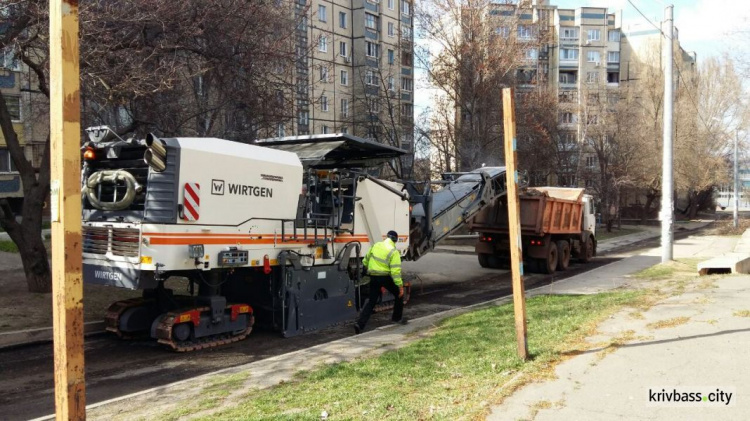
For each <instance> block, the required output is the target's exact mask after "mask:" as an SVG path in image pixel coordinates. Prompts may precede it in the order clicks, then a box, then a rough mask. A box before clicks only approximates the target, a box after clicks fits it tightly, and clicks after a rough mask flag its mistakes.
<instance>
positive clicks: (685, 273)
mask: <svg viewBox="0 0 750 421" xmlns="http://www.w3.org/2000/svg"><path fill="white" fill-rule="evenodd" d="M701 261H702V259H692V258H685V259H676V260H674V261H672V262H668V263H659V264H658V265H654V266H651V267H650V268H646V269H643V270H642V271H640V272H637V273H635V274H634V275H633V276H635V277H636V278H638V279H649V280H654V281H656V280H660V279H667V278H680V279H681V278H684V277H695V276H697V275H698V273H697V272H698V263H699V262H701ZM678 280H679V279H678Z"/></svg>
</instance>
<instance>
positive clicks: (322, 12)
mask: <svg viewBox="0 0 750 421" xmlns="http://www.w3.org/2000/svg"><path fill="white" fill-rule="evenodd" d="M318 20H319V21H321V22H328V19H327V18H326V7H325V6H323V5H322V4H321V5H320V6H318Z"/></svg>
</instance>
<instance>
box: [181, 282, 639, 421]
mask: <svg viewBox="0 0 750 421" xmlns="http://www.w3.org/2000/svg"><path fill="white" fill-rule="evenodd" d="M642 295H643V293H641V292H635V291H622V292H614V293H606V294H597V295H586V296H539V297H534V298H531V299H529V300H528V303H527V316H528V320H529V324H528V346H529V351H530V353H531V355H532V359H531V361H529V362H527V363H523V362H521V361H520V360H519V359H518V357H517V356H516V339H515V327H514V317H513V306H512V305H511V304H506V305H502V306H496V307H491V308H488V309H483V310H478V311H474V312H471V313H467V314H464V315H461V316H457V317H454V318H451V319H447V320H445V321H443V322H442V323H440V325H439V326H438V327H437V328H436V329H435V331H434V332H433V335H432V336H429V337H427V338H425V339H419V340H416V341H415V342H412V343H411V344H409V345H407V346H405V347H403V348H401V349H398V350H395V351H389V352H386V353H384V354H382V355H380V356H378V357H373V358H366V359H362V360H358V361H354V362H348V363H340V364H334V365H328V366H324V367H322V368H319V369H316V370H313V371H310V372H304V373H301V374H299V375H297V376H296V378H295V379H293V380H292V381H290V382H287V383H283V384H281V385H278V386H275V387H273V388H269V389H263V390H252V383H249V384H246V385H245V386H244V387H245V388H248V390H247V392H246V394H245V395H243V396H241V397H239V398H237V399H236V400H232V401H231V402H227V403H226V406H225V407H223V408H220V410H219V411H218V412H214V413H205V416H204V418H203V419H232V420H234V419H243V420H244V419H319V418H320V414H321V412H322V411H326V412H327V413H328V414H329V419H361V418H365V419H383V418H386V417H387V418H389V419H403V420H412V419H425V418H439V419H454V418H462V419H472V418H477V417H481V416H482V415H484V414H486V412H487V411H488V409H489V405H490V404H492V403H496V402H498V401H499V400H500V399H501V398H502V397H503V396H504V395H507V394H508V393H510V392H511V391H512V390H513V387H509V388H507V389H503V385H504V384H505V383H507V382H508V381H509V380H510V379H512V378H513V377H514V376H516V375H518V374H519V373H520V374H521V375H522V377H521V379H523V381H525V382H528V381H532V380H534V379H538V378H546V377H549V376H550V375H551V373H552V370H553V367H554V363H555V362H557V361H560V360H561V359H562V358H564V356H565V355H571V354H570V353H571V351H573V352H575V351H580V350H581V348H584V349H585V348H586V347H587V346H588V345H585V342H584V341H583V339H584V338H585V337H586V336H588V335H589V334H591V333H592V332H593V331H594V329H595V326H596V324H597V323H598V322H599V321H601V320H602V319H603V318H605V317H608V316H609V315H611V314H613V313H614V312H615V311H617V310H618V309H620V308H621V307H622V306H624V305H633V304H634V303H637V302H638V300H639V298H640V297H641V296H642ZM227 381H228V383H227V385H226V387H225V389H228V390H236V387H237V386H236V381H235V379H228V380H227ZM519 381H521V380H519ZM211 388H212V389H213V390H214V391H217V390H221V389H222V384H221V382H219V383H214V384H212V385H211ZM204 400H205V399H204ZM205 401H206V402H203V401H198V402H193V403H192V404H193V405H194V407H195V408H196V409H198V408H200V410H204V411H205V410H206V409H207V408H208V407H210V406H211V405H210V402H208V401H207V400H205ZM213 401H214V402H216V399H215V398H214V399H213ZM207 404H208V405H207ZM219 404H220V403H219V402H216V403H215V405H214V407H216V408H218V405H219Z"/></svg>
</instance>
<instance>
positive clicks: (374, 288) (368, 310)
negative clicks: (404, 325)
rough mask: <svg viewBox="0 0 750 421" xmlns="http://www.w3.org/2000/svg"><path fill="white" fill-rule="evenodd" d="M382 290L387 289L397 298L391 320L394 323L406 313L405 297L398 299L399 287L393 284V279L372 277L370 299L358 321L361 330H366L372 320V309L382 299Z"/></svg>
mask: <svg viewBox="0 0 750 421" xmlns="http://www.w3.org/2000/svg"><path fill="white" fill-rule="evenodd" d="M381 288H385V289H387V290H388V292H390V293H391V294H393V296H394V297H396V302H395V303H394V304H393V316H392V317H391V319H392V320H393V321H394V322H397V321H399V320H401V316H402V313H403V312H404V299H403V297H402V298H398V287H397V286H396V284H395V283H393V279H392V278H391V277H390V276H370V297H369V299H368V300H367V304H365V308H363V309H362V311H361V312H360V313H359V320H357V324H358V325H359V327H360V329H364V328H365V325H366V324H367V321H368V320H370V315H372V309H373V308H374V307H375V304H377V302H378V299H379V298H380V295H381Z"/></svg>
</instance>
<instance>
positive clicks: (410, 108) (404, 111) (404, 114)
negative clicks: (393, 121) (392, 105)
mask: <svg viewBox="0 0 750 421" xmlns="http://www.w3.org/2000/svg"><path fill="white" fill-rule="evenodd" d="M413 114H414V105H412V104H401V118H404V119H408V118H411V117H412V116H413Z"/></svg>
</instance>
